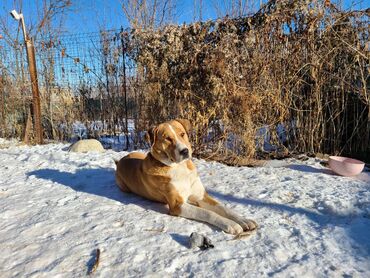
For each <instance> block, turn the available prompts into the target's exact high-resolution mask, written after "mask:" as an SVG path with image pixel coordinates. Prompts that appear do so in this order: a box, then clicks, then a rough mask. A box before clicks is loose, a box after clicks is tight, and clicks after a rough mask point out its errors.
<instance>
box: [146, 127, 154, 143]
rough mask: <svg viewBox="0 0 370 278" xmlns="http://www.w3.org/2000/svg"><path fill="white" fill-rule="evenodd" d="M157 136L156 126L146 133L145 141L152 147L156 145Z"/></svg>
mask: <svg viewBox="0 0 370 278" xmlns="http://www.w3.org/2000/svg"><path fill="white" fill-rule="evenodd" d="M156 136H157V127H156V126H152V127H151V128H149V129H148V131H147V132H146V134H145V139H146V141H147V142H148V143H149V144H150V145H151V146H152V145H153V144H154V141H155V138H156Z"/></svg>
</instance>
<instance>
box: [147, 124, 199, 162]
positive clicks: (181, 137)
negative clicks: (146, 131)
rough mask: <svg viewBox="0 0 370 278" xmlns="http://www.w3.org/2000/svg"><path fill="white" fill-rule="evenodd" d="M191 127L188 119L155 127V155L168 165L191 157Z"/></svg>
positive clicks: (152, 151)
mask: <svg viewBox="0 0 370 278" xmlns="http://www.w3.org/2000/svg"><path fill="white" fill-rule="evenodd" d="M180 121H181V123H180ZM189 129H190V123H189V121H187V120H174V121H170V122H166V123H163V124H160V125H159V126H158V127H155V128H153V130H152V133H153V134H152V136H151V137H152V138H151V143H152V149H151V153H152V154H153V156H154V157H155V158H156V159H158V160H159V161H161V162H162V163H164V164H166V165H168V166H170V165H172V164H173V163H180V162H182V161H185V160H187V159H190V158H191V155H192V150H191V145H190V142H189V137H188V132H189Z"/></svg>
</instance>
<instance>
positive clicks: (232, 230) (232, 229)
mask: <svg viewBox="0 0 370 278" xmlns="http://www.w3.org/2000/svg"><path fill="white" fill-rule="evenodd" d="M170 213H171V214H174V215H177V216H181V217H184V218H188V219H193V220H198V221H202V222H207V223H209V224H211V225H213V226H216V227H218V228H220V229H222V230H223V231H225V232H226V233H229V234H234V235H236V234H240V233H241V232H243V228H242V227H241V226H240V225H239V224H238V223H236V222H235V221H233V220H231V219H228V218H225V217H222V216H221V215H219V214H217V213H215V212H213V211H210V210H207V209H204V208H201V207H197V206H193V205H191V204H188V203H182V204H181V205H180V206H179V207H178V208H176V209H175V210H172V211H171V208H170Z"/></svg>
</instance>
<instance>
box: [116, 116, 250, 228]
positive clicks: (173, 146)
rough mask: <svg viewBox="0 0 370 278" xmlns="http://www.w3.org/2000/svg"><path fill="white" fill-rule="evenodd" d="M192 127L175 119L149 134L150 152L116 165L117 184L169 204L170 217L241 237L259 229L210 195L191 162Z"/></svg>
mask: <svg viewBox="0 0 370 278" xmlns="http://www.w3.org/2000/svg"><path fill="white" fill-rule="evenodd" d="M190 130H191V125H190V122H189V121H188V120H184V119H176V120H172V121H168V122H165V123H161V124H159V125H158V126H155V127H153V128H151V129H150V130H149V131H148V133H147V139H148V141H149V142H150V145H151V149H150V151H149V152H148V153H147V154H144V153H141V152H132V153H130V154H128V155H127V156H125V157H123V158H122V159H121V160H119V161H118V162H116V166H117V169H116V173H115V177H116V182H117V185H118V187H119V188H120V189H121V190H122V191H123V192H132V193H135V194H137V195H140V196H142V197H144V198H146V199H149V200H153V201H156V202H161V203H165V204H168V207H169V214H170V215H173V216H180V217H184V218H188V219H193V220H197V221H202V222H206V223H209V224H211V225H213V226H216V227H218V228H220V229H221V230H223V231H224V232H226V233H230V234H235V235H236V234H240V233H242V232H243V231H250V230H254V229H256V228H257V224H256V222H255V221H253V220H250V219H246V218H244V217H242V216H240V215H238V214H236V213H235V212H233V211H232V210H230V209H228V208H226V207H225V206H223V205H222V204H220V203H219V202H218V201H216V200H215V199H214V198H212V197H211V196H210V195H208V194H207V192H206V190H205V188H204V186H203V184H202V182H201V180H200V178H199V176H198V173H197V170H196V168H195V165H194V163H193V162H192V160H191V158H192V148H191V145H190V142H189V133H190Z"/></svg>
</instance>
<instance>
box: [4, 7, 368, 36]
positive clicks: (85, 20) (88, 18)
mask: <svg viewBox="0 0 370 278" xmlns="http://www.w3.org/2000/svg"><path fill="white" fill-rule="evenodd" d="M36 1H38V2H42V1H41V0H23V14H24V15H25V18H26V24H28V25H29V26H31V25H32V23H33V22H37V20H36V17H37V14H38V11H37V9H36V5H35V2H36ZM18 2H19V0H2V1H1V0H0V17H1V18H3V19H4V20H5V22H6V23H7V24H9V27H10V28H17V23H16V22H15V21H14V20H13V19H12V18H10V16H7V15H8V14H9V13H8V12H9V11H10V10H12V9H19V6H18V5H16V4H15V3H18ZM202 2H203V8H202V17H203V20H207V19H214V18H216V17H217V13H216V11H215V2H217V0H216V1H215V0H213V1H212V0H203V1H202ZM219 2H227V0H219ZM263 2H266V0H264V1H263ZM177 3H178V5H177V11H176V18H177V22H178V23H183V22H186V23H189V22H191V21H193V19H194V0H179V1H177ZM255 3H256V4H255V9H257V8H258V7H259V3H260V0H256V1H255ZM72 4H73V6H72V11H70V12H69V13H68V15H67V16H66V17H65V22H64V31H65V32H66V33H80V32H95V31H99V30H101V29H118V28H120V26H123V27H128V22H127V20H126V19H125V16H124V13H123V11H122V8H121V1H120V0H106V1H104V0H72ZM353 4H354V5H353ZM343 5H344V7H345V8H346V9H348V8H349V7H351V6H354V7H355V8H357V9H358V8H368V7H370V0H357V1H356V0H343Z"/></svg>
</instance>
